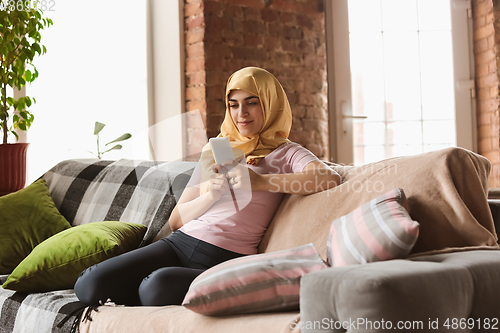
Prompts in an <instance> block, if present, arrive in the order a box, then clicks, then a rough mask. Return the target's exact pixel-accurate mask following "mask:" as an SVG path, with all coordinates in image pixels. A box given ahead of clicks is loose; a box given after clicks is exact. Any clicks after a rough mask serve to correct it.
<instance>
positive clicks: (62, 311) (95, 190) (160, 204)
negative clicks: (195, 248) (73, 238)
mask: <svg viewBox="0 0 500 333" xmlns="http://www.w3.org/2000/svg"><path fill="white" fill-rule="evenodd" d="M195 166H196V162H184V161H173V162H149V161H131V160H119V161H115V162H114V161H102V160H91V159H85V160H67V161H63V162H61V163H59V164H57V165H56V166H54V167H53V168H52V169H51V170H49V171H48V172H47V173H45V174H44V175H43V178H45V179H46V180H47V186H48V188H49V191H50V193H51V195H52V199H53V200H54V203H55V204H56V207H57V208H58V209H59V211H60V212H61V214H62V215H63V216H64V217H65V218H66V219H67V220H68V221H69V222H70V223H71V224H72V225H74V226H75V225H81V224H85V223H89V222H97V221H110V220H113V221H124V222H134V223H140V224H142V225H145V226H147V227H148V231H147V233H146V235H145V236H144V240H143V243H149V242H150V241H151V240H152V239H153V238H154V236H156V234H157V233H158V231H159V230H160V229H161V228H162V227H163V225H164V224H165V223H166V221H167V220H168V218H169V217H170V213H171V211H172V209H173V208H174V206H175V204H176V202H177V200H179V197H180V195H181V194H182V191H183V190H184V188H185V186H186V184H187V182H188V181H189V178H190V177H191V174H192V172H193V169H194V167H195ZM7 277H8V276H7V275H0V284H3V283H4V282H5V280H7ZM82 307H83V305H82V304H81V303H80V302H79V301H78V298H77V297H76V295H75V294H74V292H73V290H71V289H69V290H60V291H54V292H47V293H33V294H30V293H23V292H14V291H11V290H6V289H1V288H0V332H2V333H10V332H35V331H36V332H69V331H70V329H71V325H72V324H73V321H74V319H75V318H76V316H75V314H72V312H73V311H75V310H77V309H79V308H82ZM70 314H71V316H70V317H69V318H68V319H69V320H68V321H66V322H65V323H64V325H62V327H57V324H59V323H60V322H61V320H63V319H64V318H65V317H67V316H68V315H70Z"/></svg>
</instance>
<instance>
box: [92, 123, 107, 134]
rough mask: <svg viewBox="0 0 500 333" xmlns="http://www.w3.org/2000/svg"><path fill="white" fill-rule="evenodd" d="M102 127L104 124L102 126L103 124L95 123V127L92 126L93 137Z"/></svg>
mask: <svg viewBox="0 0 500 333" xmlns="http://www.w3.org/2000/svg"><path fill="white" fill-rule="evenodd" d="M104 126H106V124H103V123H100V122H98V121H96V122H95V126H94V135H97V134H99V132H100V131H102V129H103V128H104Z"/></svg>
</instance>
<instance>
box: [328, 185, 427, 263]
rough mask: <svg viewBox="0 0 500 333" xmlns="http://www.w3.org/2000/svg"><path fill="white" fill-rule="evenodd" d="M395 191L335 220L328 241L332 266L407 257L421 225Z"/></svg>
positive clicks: (401, 196) (397, 190)
mask: <svg viewBox="0 0 500 333" xmlns="http://www.w3.org/2000/svg"><path fill="white" fill-rule="evenodd" d="M407 210H408V202H407V199H406V196H405V193H404V191H403V190H402V189H400V188H396V189H394V190H392V191H389V192H388V193H386V194H384V195H382V196H380V197H378V198H376V199H373V200H372V201H370V202H367V203H365V204H363V205H361V206H360V207H358V208H356V209H355V210H354V211H352V212H351V213H349V214H347V215H344V216H342V217H341V218H339V219H337V220H335V221H333V223H332V226H331V227H330V235H329V237H328V242H327V262H328V265H330V266H332V267H338V266H345V265H352V264H366V263H368V262H374V261H381V260H389V259H400V258H405V257H406V256H407V255H408V253H410V251H411V249H412V248H413V245H415V242H416V241H417V237H418V231H419V224H418V222H415V221H413V220H412V219H411V218H410V215H409V214H408V211H407Z"/></svg>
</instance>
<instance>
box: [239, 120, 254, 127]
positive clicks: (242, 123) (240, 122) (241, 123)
mask: <svg viewBox="0 0 500 333" xmlns="http://www.w3.org/2000/svg"><path fill="white" fill-rule="evenodd" d="M250 123H251V121H239V122H238V125H240V126H248V125H249V124H250Z"/></svg>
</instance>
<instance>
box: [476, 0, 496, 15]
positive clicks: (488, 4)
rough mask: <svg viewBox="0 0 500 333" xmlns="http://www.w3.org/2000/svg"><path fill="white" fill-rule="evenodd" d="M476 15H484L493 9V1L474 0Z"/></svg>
mask: <svg viewBox="0 0 500 333" xmlns="http://www.w3.org/2000/svg"><path fill="white" fill-rule="evenodd" d="M473 4H474V5H473V11H474V16H476V17H479V16H484V15H486V14H488V13H489V12H491V11H492V10H493V1H483V2H477V1H473Z"/></svg>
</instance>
